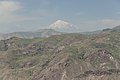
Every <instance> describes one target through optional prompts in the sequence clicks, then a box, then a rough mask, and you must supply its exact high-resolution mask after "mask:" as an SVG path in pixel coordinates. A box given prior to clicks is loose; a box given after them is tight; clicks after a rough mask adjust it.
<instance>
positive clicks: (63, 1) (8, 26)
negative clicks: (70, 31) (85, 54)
mask: <svg viewBox="0 0 120 80" xmlns="http://www.w3.org/2000/svg"><path fill="white" fill-rule="evenodd" d="M56 20H64V21H67V22H69V23H71V24H74V25H76V26H77V27H78V28H79V31H80V32H83V31H94V30H98V29H103V28H108V27H109V28H111V27H114V26H116V25H119V24H120V0H0V33H3V32H5V33H6V32H16V31H32V30H37V29H41V28H47V26H48V25H50V24H51V23H53V22H55V21H56Z"/></svg>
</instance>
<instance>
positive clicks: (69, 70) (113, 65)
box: [0, 31, 120, 80]
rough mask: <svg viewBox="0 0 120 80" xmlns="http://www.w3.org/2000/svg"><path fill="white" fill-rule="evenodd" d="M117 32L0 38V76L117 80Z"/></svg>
mask: <svg viewBox="0 0 120 80" xmlns="http://www.w3.org/2000/svg"><path fill="white" fill-rule="evenodd" d="M119 35H120V32H119V31H104V32H101V33H100V34H96V35H89V36H88V35H82V34H63V35H56V36H51V37H49V38H35V39H22V38H17V37H13V38H10V39H7V40H2V41H0V80H119V78H120V36H119Z"/></svg>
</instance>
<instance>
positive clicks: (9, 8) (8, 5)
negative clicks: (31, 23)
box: [0, 1, 22, 22]
mask: <svg viewBox="0 0 120 80" xmlns="http://www.w3.org/2000/svg"><path fill="white" fill-rule="evenodd" d="M21 8H22V6H21V4H20V3H19V2H16V1H0V22H4V21H12V20H15V19H18V18H20V17H19V16H17V15H16V12H17V11H19V10H20V9H21Z"/></svg>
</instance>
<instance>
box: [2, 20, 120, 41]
mask: <svg viewBox="0 0 120 80" xmlns="http://www.w3.org/2000/svg"><path fill="white" fill-rule="evenodd" d="M118 29H120V25H119V26H116V27H114V28H112V29H109V28H108V29H103V30H97V31H92V32H83V33H82V34H87V35H91V34H99V33H102V32H109V31H117V30H118ZM59 31H63V32H59ZM118 31H119V30H118ZM80 32H81V31H78V29H77V28H76V26H75V25H73V24H71V23H69V22H66V21H62V20H57V21H55V22H53V23H52V24H50V25H48V29H39V30H36V31H29V32H28V31H26V32H12V33H6V34H5V33H0V40H5V39H9V38H11V37H19V38H27V39H32V38H45V37H50V36H52V35H61V34H64V33H80Z"/></svg>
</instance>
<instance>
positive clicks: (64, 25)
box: [49, 20, 73, 29]
mask: <svg viewBox="0 0 120 80" xmlns="http://www.w3.org/2000/svg"><path fill="white" fill-rule="evenodd" d="M72 26H73V25H72V24H70V23H68V22H66V21H63V20H57V21H56V22H54V23H52V24H51V25H50V26H49V28H51V29H64V28H69V27H72Z"/></svg>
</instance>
